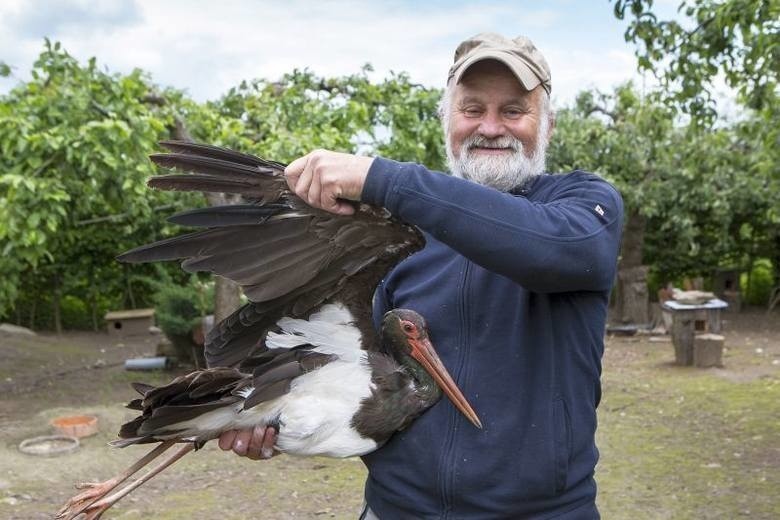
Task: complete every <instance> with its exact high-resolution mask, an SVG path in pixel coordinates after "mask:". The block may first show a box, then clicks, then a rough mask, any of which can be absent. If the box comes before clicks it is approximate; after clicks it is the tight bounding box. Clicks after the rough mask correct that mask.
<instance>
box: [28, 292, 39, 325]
mask: <svg viewBox="0 0 780 520" xmlns="http://www.w3.org/2000/svg"><path fill="white" fill-rule="evenodd" d="M37 302H38V300H36V299H35V298H33V301H32V303H30V325H29V327H30V330H35V307H36V304H37Z"/></svg>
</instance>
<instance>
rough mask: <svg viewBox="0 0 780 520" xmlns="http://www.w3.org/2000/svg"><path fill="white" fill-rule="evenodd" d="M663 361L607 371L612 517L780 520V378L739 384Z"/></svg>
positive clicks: (608, 511)
mask: <svg viewBox="0 0 780 520" xmlns="http://www.w3.org/2000/svg"><path fill="white" fill-rule="evenodd" d="M613 348H636V347H623V346H621V345H619V344H618V345H617V346H615V347H613ZM640 348H641V347H640ZM669 348H670V349H671V346H669ZM662 355H663V354H662ZM667 355H668V353H667ZM657 358H658V354H657V353H649V354H648V355H647V356H646V359H645V360H644V361H642V362H640V363H638V364H635V365H632V366H631V367H629V368H627V369H623V370H615V371H609V370H607V371H606V372H605V378H604V395H605V398H604V402H603V403H602V405H601V407H600V409H599V410H600V412H599V421H600V422H599V431H598V444H599V447H600V450H601V454H602V458H601V462H600V463H599V465H598V467H597V472H596V478H597V481H598V484H599V506H600V509H601V511H602V514H603V516H604V518H617V519H620V518H627V519H628V518H637V517H641V518H648V519H665V518H674V519H677V518H681V519H682V518H692V519H694V518H695V519H699V518H713V519H715V518H718V519H720V518H737V517H739V516H740V515H746V516H747V517H750V518H780V502H778V501H777V499H776V496H777V490H778V489H780V471H778V469H777V468H778V467H780V446H779V445H778V444H777V442H778V438H780V380H778V379H777V378H776V377H774V376H770V377H759V378H756V379H752V380H749V381H746V382H734V381H731V380H729V379H727V378H724V377H722V375H719V371H718V370H717V369H711V370H700V369H693V368H680V367H674V366H671V365H668V364H659V363H657ZM637 515H639V516H637Z"/></svg>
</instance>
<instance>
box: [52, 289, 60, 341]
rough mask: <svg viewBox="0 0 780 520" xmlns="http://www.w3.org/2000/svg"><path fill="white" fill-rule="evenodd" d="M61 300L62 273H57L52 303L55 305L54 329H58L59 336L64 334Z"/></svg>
mask: <svg viewBox="0 0 780 520" xmlns="http://www.w3.org/2000/svg"><path fill="white" fill-rule="evenodd" d="M61 300H62V288H61V287H60V275H59V274H55V275H54V294H53V298H52V304H53V306H54V330H55V331H57V335H58V336H59V335H61V334H62V309H61V308H60V302H61Z"/></svg>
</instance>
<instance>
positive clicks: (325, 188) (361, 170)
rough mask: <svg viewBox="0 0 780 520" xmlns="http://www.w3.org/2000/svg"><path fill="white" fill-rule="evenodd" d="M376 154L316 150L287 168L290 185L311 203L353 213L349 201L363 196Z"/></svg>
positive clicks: (331, 210) (337, 212) (342, 212)
mask: <svg viewBox="0 0 780 520" xmlns="http://www.w3.org/2000/svg"><path fill="white" fill-rule="evenodd" d="M372 162H374V158H373V157H362V156H359V155H350V154H346V153H338V152H330V151H328V150H315V151H313V152H311V153H309V154H307V155H304V156H303V157H300V158H298V159H296V160H294V161H293V162H291V163H290V165H289V166H288V167H287V168H285V170H284V175H285V177H287V184H288V186H290V189H291V190H292V191H294V192H295V194H296V195H298V196H299V197H300V198H302V199H303V200H304V201H305V202H307V203H308V204H309V205H310V206H313V207H315V208H320V209H324V210H325V211H329V212H331V213H336V214H337V215H352V214H353V213H355V207H354V206H353V205H352V204H350V203H349V202H347V201H350V200H360V194H361V193H362V192H363V184H364V183H365V182H366V176H367V175H368V169H369V168H370V167H371V163H372Z"/></svg>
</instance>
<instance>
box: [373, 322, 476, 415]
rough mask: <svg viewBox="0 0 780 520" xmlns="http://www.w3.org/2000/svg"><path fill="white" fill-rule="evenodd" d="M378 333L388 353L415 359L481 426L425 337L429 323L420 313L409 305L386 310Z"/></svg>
mask: <svg viewBox="0 0 780 520" xmlns="http://www.w3.org/2000/svg"><path fill="white" fill-rule="evenodd" d="M381 336H382V342H383V344H384V347H385V348H386V349H387V350H388V351H389V352H388V353H389V354H390V355H392V356H393V357H394V358H395V359H396V360H397V361H398V362H400V363H401V364H403V365H408V364H409V363H415V364H417V365H418V366H419V367H421V368H423V369H424V371H425V373H426V374H427V375H428V376H429V377H430V378H431V379H432V380H433V382H434V383H435V384H436V385H438V386H439V388H441V389H442V391H443V392H444V393H445V394H446V395H447V397H448V398H449V399H450V401H452V404H454V405H455V407H456V408H457V409H458V410H460V412H461V413H462V414H463V415H465V416H466V418H467V419H468V420H469V421H470V422H471V424H473V425H474V426H476V427H477V428H482V423H481V422H480V421H479V417H477V414H476V412H474V409H473V408H472V407H471V405H470V404H469V403H468V401H466V398H465V397H464V396H463V393H462V392H461V391H460V389H459V388H458V387H457V385H456V384H455V381H453V379H452V376H450V374H449V372H448V371H447V369H446V368H445V367H444V364H443V363H442V362H441V359H439V355H438V354H437V353H436V350H435V349H434V348H433V344H432V343H431V341H430V339H429V338H428V325H427V324H426V323H425V319H424V318H423V317H422V316H420V315H419V314H418V313H416V312H415V311H412V310H409V309H393V310H391V311H388V312H387V313H386V314H385V315H384V317H383V318H382V330H381ZM415 372H419V371H418V370H415Z"/></svg>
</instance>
